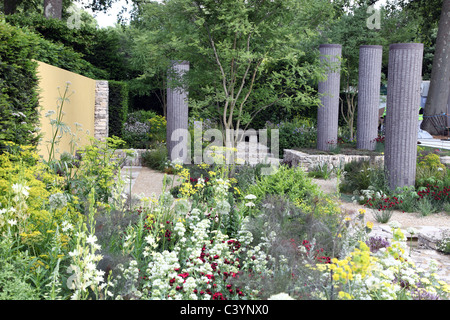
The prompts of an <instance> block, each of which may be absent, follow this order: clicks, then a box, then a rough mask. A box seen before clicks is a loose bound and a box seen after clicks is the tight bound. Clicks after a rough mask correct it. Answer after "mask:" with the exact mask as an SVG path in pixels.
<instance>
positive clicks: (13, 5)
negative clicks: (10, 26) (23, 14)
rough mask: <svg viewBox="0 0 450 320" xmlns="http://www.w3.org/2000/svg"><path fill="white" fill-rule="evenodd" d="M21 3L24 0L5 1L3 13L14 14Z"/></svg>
mask: <svg viewBox="0 0 450 320" xmlns="http://www.w3.org/2000/svg"><path fill="white" fill-rule="evenodd" d="M21 2H22V0H3V11H4V12H5V14H14V13H16V10H17V6H18V5H19V4H20V3H21Z"/></svg>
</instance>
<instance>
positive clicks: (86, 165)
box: [72, 137, 125, 204]
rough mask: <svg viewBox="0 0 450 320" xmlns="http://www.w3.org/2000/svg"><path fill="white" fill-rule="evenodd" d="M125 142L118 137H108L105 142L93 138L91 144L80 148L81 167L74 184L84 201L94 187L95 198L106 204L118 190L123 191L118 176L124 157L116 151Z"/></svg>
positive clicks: (73, 181)
mask: <svg viewBox="0 0 450 320" xmlns="http://www.w3.org/2000/svg"><path fill="white" fill-rule="evenodd" d="M124 144H125V143H124V141H123V140H121V139H120V138H118V137H108V138H106V141H104V142H103V141H98V140H96V139H94V138H91V141H90V144H89V145H86V146H84V147H83V148H81V149H80V150H79V153H80V154H81V161H80V167H79V169H78V171H77V179H73V180H72V184H74V189H75V192H76V193H77V195H78V196H79V197H80V199H82V200H84V202H85V201H86V199H88V196H89V194H90V193H91V190H92V189H93V190H94V194H95V200H96V201H100V202H103V203H106V204H108V203H111V202H110V200H111V199H112V198H114V195H115V193H116V192H122V190H121V187H123V185H121V182H123V181H118V180H117V176H118V173H119V172H120V168H121V165H122V163H123V161H124V159H121V158H117V157H116V156H115V154H114V153H115V151H116V150H117V149H119V148H121V147H123V145H124Z"/></svg>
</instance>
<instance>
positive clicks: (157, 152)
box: [142, 145, 169, 171]
mask: <svg viewBox="0 0 450 320" xmlns="http://www.w3.org/2000/svg"><path fill="white" fill-rule="evenodd" d="M168 158H169V156H168V153H167V148H166V146H165V145H160V146H157V147H156V148H155V149H153V150H147V151H145V152H143V153H142V161H143V164H144V165H145V166H147V167H149V168H151V169H154V170H159V171H164V168H165V166H166V162H167V160H168Z"/></svg>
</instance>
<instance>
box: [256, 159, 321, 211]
mask: <svg viewBox="0 0 450 320" xmlns="http://www.w3.org/2000/svg"><path fill="white" fill-rule="evenodd" d="M319 192H320V190H319V187H318V186H317V185H316V184H314V183H313V182H312V180H311V178H309V177H308V176H307V174H306V173H305V172H304V171H303V169H301V168H299V167H297V168H289V167H287V166H284V165H281V166H280V167H279V168H278V170H277V171H276V172H275V173H273V174H270V175H262V176H261V178H259V179H258V180H257V183H256V184H255V185H251V186H250V187H249V188H248V190H247V193H248V194H253V195H255V196H256V200H255V201H254V203H255V204H260V203H261V202H262V201H263V200H264V198H265V197H266V196H269V195H285V196H286V197H287V198H288V199H289V200H290V201H291V202H293V203H294V202H298V201H304V202H309V201H310V200H311V199H313V197H314V196H317V195H318V194H319Z"/></svg>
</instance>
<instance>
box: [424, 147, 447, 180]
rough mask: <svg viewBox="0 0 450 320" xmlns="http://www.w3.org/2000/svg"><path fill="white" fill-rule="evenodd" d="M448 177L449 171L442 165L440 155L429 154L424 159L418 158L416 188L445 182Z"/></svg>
mask: <svg viewBox="0 0 450 320" xmlns="http://www.w3.org/2000/svg"><path fill="white" fill-rule="evenodd" d="M446 175H447V169H446V167H445V165H444V164H442V163H441V159H440V157H439V155H437V154H435V153H429V154H427V155H425V156H423V157H418V159H417V167H416V187H421V186H425V185H426V184H427V183H433V181H436V180H443V178H444V177H445V176H446Z"/></svg>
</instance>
